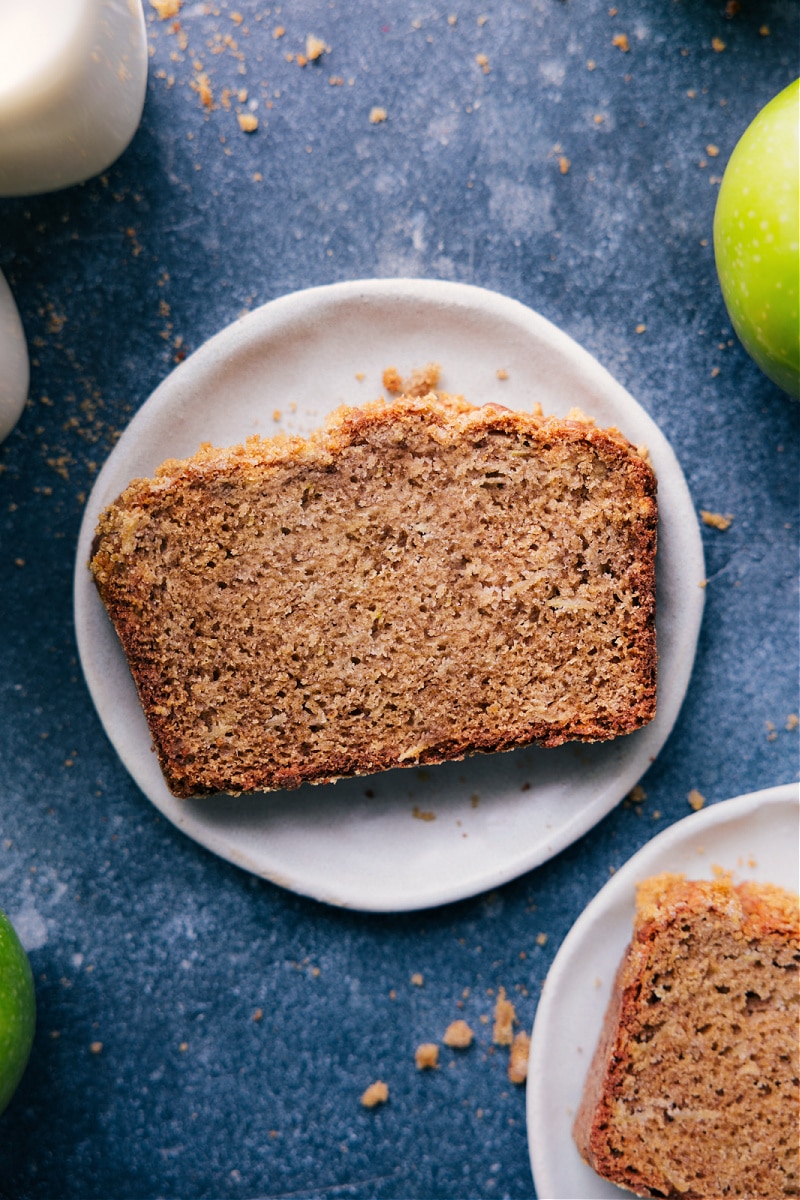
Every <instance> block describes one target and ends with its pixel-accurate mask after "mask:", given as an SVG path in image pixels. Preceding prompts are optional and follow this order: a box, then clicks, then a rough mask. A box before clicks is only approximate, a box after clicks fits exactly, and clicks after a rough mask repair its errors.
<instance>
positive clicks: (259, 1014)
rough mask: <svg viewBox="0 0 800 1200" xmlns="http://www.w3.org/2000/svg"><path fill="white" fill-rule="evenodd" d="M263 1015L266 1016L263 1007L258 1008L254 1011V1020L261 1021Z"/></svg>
mask: <svg viewBox="0 0 800 1200" xmlns="http://www.w3.org/2000/svg"><path fill="white" fill-rule="evenodd" d="M263 1016H264V1010H263V1008H257V1009H256V1011H255V1012H254V1013H253V1020H254V1021H260V1020H261V1019H262V1018H263Z"/></svg>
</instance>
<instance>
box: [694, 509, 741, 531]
mask: <svg viewBox="0 0 800 1200" xmlns="http://www.w3.org/2000/svg"><path fill="white" fill-rule="evenodd" d="M700 516H701V517H702V519H703V524H704V525H710V526H711V528H712V529H722V530H725V529H730V527H731V522H732V521H733V516H732V514H731V513H725V514H723V513H717V512H709V511H708V510H707V509H705V508H701V509H700Z"/></svg>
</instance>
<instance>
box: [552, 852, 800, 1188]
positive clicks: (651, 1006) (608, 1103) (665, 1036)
mask: <svg viewBox="0 0 800 1200" xmlns="http://www.w3.org/2000/svg"><path fill="white" fill-rule="evenodd" d="M799 966H800V944H799V943H798V902H797V897H796V896H792V895H790V894H789V893H788V892H786V891H784V890H782V889H781V888H777V887H773V886H771V885H769V884H761V885H760V884H756V883H741V884H739V885H738V886H734V885H733V883H732V882H731V880H730V879H729V878H727V877H722V878H720V879H718V880H716V881H713V882H708V881H691V880H688V881H687V880H686V879H685V878H684V877H683V876H681V875H671V874H665V875H660V876H656V877H655V878H653V879H649V880H647V881H645V882H644V883H643V884H642V885H641V886H640V888H639V891H638V896H637V905H636V916H635V922H634V934H633V941H632V943H631V946H630V948H629V950H628V953H627V954H626V956H625V958H624V959H623V962H622V965H621V966H620V969H619V973H618V976H617V979H616V983H615V987H614V991H613V995H612V998H611V1002H610V1004H609V1007H608V1010H607V1013H606V1018H605V1024H604V1028H603V1032H602V1035H601V1038H600V1041H599V1043H598V1046H597V1050H596V1053H595V1056H594V1059H593V1061H592V1065H591V1068H590V1071H589V1074H588V1077H587V1081H586V1087H585V1090H584V1094H583V1099H582V1102H581V1105H580V1109H579V1110H578V1114H577V1117H576V1119H575V1124H574V1131H573V1132H574V1137H575V1141H576V1144H577V1146H578V1149H579V1150H580V1153H581V1155H582V1157H583V1158H584V1159H585V1161H586V1162H587V1163H588V1164H589V1165H590V1166H591V1167H593V1168H594V1170H595V1171H596V1172H597V1173H598V1174H599V1175H602V1176H603V1177H604V1178H605V1179H608V1180H610V1181H611V1182H612V1183H615V1184H617V1185H618V1186H620V1187H623V1188H626V1189H628V1190H630V1191H632V1192H634V1193H635V1194H636V1195H637V1196H657V1197H662V1198H663V1197H681V1200H722V1198H723V1197H734V1196H736V1197H742V1198H744V1197H747V1198H748V1200H756V1198H762V1200H779V1197H783V1196H797V1195H800V1163H799V1162H798V1103H799V1102H800V1094H799V1093H798V1071H799V1067H798V967H799Z"/></svg>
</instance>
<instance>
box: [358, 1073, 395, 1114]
mask: <svg viewBox="0 0 800 1200" xmlns="http://www.w3.org/2000/svg"><path fill="white" fill-rule="evenodd" d="M388 1099H389V1088H388V1086H387V1085H386V1084H385V1083H384V1082H383V1080H382V1079H376V1080H375V1082H374V1083H371V1084H370V1085H369V1087H368V1088H367V1090H366V1091H365V1092H364V1094H363V1096H362V1097H361V1103H362V1104H363V1106H364V1108H376V1107H377V1106H378V1105H379V1104H385V1103H386V1101H387V1100H388Z"/></svg>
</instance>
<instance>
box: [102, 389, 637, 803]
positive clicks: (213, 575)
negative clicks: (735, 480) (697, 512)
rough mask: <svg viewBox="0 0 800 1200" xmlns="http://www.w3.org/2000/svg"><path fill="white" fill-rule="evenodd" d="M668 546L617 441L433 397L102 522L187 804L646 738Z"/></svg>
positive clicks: (200, 469) (570, 425) (164, 491)
mask: <svg viewBox="0 0 800 1200" xmlns="http://www.w3.org/2000/svg"><path fill="white" fill-rule="evenodd" d="M506 489H507V490H506ZM465 512H466V514H467V515H465ZM517 512H518V513H519V516H518V517H517V516H516V513H517ZM470 520H472V521H473V522H474V524H473V525H472V526H471V525H470V524H469V521H470ZM262 535H263V536H262ZM598 538H600V539H605V540H604V542H603V544H604V546H605V542H606V541H607V543H608V545H607V546H606V548H605V549H602V550H601V549H599V548H598V546H599V542H598ZM655 539H656V503H655V479H654V476H653V473H652V469H651V468H650V466H649V464H648V463H647V462H646V461H645V460H644V459H643V457H642V456H641V455H640V454H638V453H637V452H636V451H635V450H634V449H633V447H631V446H630V445H629V443H628V442H627V441H626V440H625V439H624V438H623V437H622V436H621V435H620V434H619V433H618V432H617V431H615V430H601V429H597V428H595V427H594V426H593V425H592V424H590V423H587V422H586V421H585V420H580V419H567V420H556V419H554V418H544V417H541V416H539V415H533V414H526V413H521V412H517V411H511V410H509V409H505V408H501V407H499V406H497V405H486V406H484V407H482V408H475V407H473V406H471V405H468V404H467V403H466V402H465V401H464V400H463V399H461V398H460V397H452V396H447V395H444V394H438V393H437V394H430V395H427V396H425V397H415V396H412V397H408V396H404V397H401V398H400V399H396V400H392V401H390V402H388V403H387V402H383V401H381V402H376V403H373V404H367V405H364V406H363V407H361V408H340V409H338V410H337V411H336V412H335V413H334V414H333V415H332V416H331V418H330V419H329V420H328V422H327V424H326V425H325V427H324V428H323V429H321V430H319V431H318V432H317V433H315V434H313V435H312V436H311V437H309V438H307V439H302V438H287V437H279V438H271V439H267V440H264V439H261V438H250V439H248V441H247V442H245V443H244V444H243V445H240V446H234V447H230V448H227V449H216V448H214V447H211V446H209V445H204V446H202V447H201V448H200V450H199V451H198V453H197V454H196V455H194V456H193V457H192V458H189V459H184V460H180V461H178V460H168V461H166V462H165V463H163V464H162V465H161V467H159V469H158V470H157V472H156V474H155V477H154V479H152V480H148V479H138V480H134V481H133V482H132V483H131V484H130V485H129V486H128V488H126V489H125V491H124V492H123V494H122V495H121V496H120V497H119V499H118V500H117V501H116V502H115V503H114V504H112V505H111V506H109V508H107V509H106V511H105V512H104V513H103V514H102V516H101V518H100V521H99V523H98V527H97V535H96V538H95V544H94V548H93V557H92V562H91V569H92V572H93V574H94V578H95V581H96V583H97V586H98V589H99V591H100V595H101V597H102V599H103V601H104V603H105V605H106V607H107V609H108V611H109V614H110V616H111V618H112V620H113V622H114V625H115V627H116V629H117V632H118V634H119V637H120V641H121V643H122V646H123V649H124V651H125V654H126V657H127V659H128V662H129V664H130V666H131V670H132V673H133V675H134V679H135V681H136V685H137V688H138V691H139V695H140V699H141V702H142V705H143V708H144V711H145V713H146V715H147V718H148V722H149V725H150V730H151V733H152V736H153V740H154V743H155V745H156V749H157V751H158V754H159V760H160V762H161V766H162V770H163V771H164V775H165V777H166V779H167V782H168V784H169V786H170V788H171V789H172V791H173V792H174V793H175V794H176V795H180V796H189V795H197V794H207V793H211V792H216V791H251V790H261V789H275V788H291V787H296V786H298V785H300V784H301V783H303V782H306V781H309V782H323V781H329V780H333V779H336V778H339V777H341V776H345V775H353V774H366V773H371V772H375V771H381V770H384V769H387V768H390V767H394V766H402V765H408V764H410V763H413V764H416V763H433V762H442V761H445V760H448V759H453V758H461V757H463V756H464V755H466V754H471V753H475V752H489V751H500V750H506V749H511V748H513V747H515V746H518V745H523V744H530V743H532V742H539V743H540V744H542V745H545V746H557V745H560V744H561V743H562V742H564V741H566V740H568V739H576V738H577V739H583V740H604V739H607V738H610V737H615V736H619V735H620V734H623V733H627V732H631V731H632V730H634V729H636V728H639V727H640V726H641V725H642V724H644V723H646V722H647V721H649V720H651V719H652V717H653V715H654V712H655V676H656V647H655ZM617 560H618V561H617ZM217 589H218V590H217ZM195 605H196V607H197V613H196V616H195V618H193V617H192V614H191V612H190V611H189V610H191V609H192V608H193V606H195ZM270 605H272V606H273V608H272V610H269V606H270ZM315 605H316V607H314V606H315ZM417 608H418V609H419V612H418V613H417V612H416V609H417ZM389 609H390V610H391V611H390V612H389V611H387V610H389ZM268 610H269V611H268ZM515 613H518V614H519V616H518V619H517V618H515ZM337 614H338V615H337ZM537 614H539V615H538V618H537ZM389 628H391V629H392V631H393V633H392V637H393V639H394V640H392V637H387V636H386V634H387V632H388V629H389ZM487 634H491V637H490V639H489V640H490V645H488V646H486V647H485V648H484V647H483V646H482V641H483V640H485V638H486V636H487ZM598 637H600V638H601V641H602V647H601V648H600V650H599V651H598V646H599V645H600V643H599V642H598V641H597V638H598ZM248 639H249V644H248ZM287 639H288V641H292V639H293V644H292V646H291V647H289V646H288V644H287ZM492 643H493V645H494V649H493V650H492ZM420 644H421V645H422V646H428V647H429V649H428V650H427V651H426V652H425V653H423V652H422V650H421V649H420ZM548 656H549V657H550V659H551V660H552V661H548ZM178 660H180V661H178ZM267 661H268V662H269V670H270V671H271V672H272V673H273V676H274V679H273V682H274V687H272V691H270V690H269V687H268V686H267V681H266V680H265V677H264V675H265V667H263V666H261V665H260V664H261V663H266V662H267ZM601 662H602V666H600V664H601ZM476 663H477V664H478V666H475V664H476ZM448 664H449V665H450V670H449V671H448V670H447V669H446V667H447V665H448ZM559 664H561V665H560V666H559ZM234 665H235V670H234ZM189 667H191V672H190V671H189ZM353 668H356V669H355V670H354V669H353ZM559 669H560V670H561V672H562V679H561V687H559V680H558V678H557V671H558V670H559ZM476 672H477V674H478V675H479V677H480V678H479V680H477V681H476V682H475V683H474V684H471V685H469V686H470V688H472V689H473V690H474V692H475V695H474V696H471V695H469V694H468V695H467V696H466V698H465V689H464V684H465V682H466V681H467V680H468V679H469V678H470V677H471V676H474V675H475V674H476ZM404 675H405V678H406V680H407V681H408V682H407V685H406V686H404V683H403V676H404ZM598 679H602V680H603V682H602V684H601V683H598V682H597V680H598ZM269 686H272V684H270V685H269ZM537 688H538V689H539V691H540V692H541V696H539V698H538V699H537V695H538V693H537ZM298 689H299V691H300V694H298ZM478 689H482V694H481V695H480V696H478V695H477V691H478ZM245 691H246V692H247V694H246V695H245V694H244V693H245ZM565 691H569V692H570V696H569V697H568V698H567V699H565V698H564V697H563V696H562V694H561V693H562V692H565ZM438 696H441V698H442V699H441V703H439V701H438V700H437V697H438ZM568 700H569V702H568ZM454 704H455V705H456V706H458V704H461V705H462V708H463V714H464V719H462V720H457V719H454V717H453V713H452V712H451V711H450V710H451V709H452V708H453V705H454ZM293 705H294V707H292V706H293ZM365 705H367V706H368V708H367V711H366V714H365V712H364V707H365ZM382 706H383V708H384V709H385V711H383V712H382V713H381V711H380V710H381V708H382ZM192 714H194V721H193V722H192V721H191V720H190V719H189V717H190V716H191V715H192ZM287 714H288V716H287ZM398 714H399V715H398ZM373 715H374V716H375V720H373V721H372V724H371V725H369V726H368V723H367V722H366V721H365V720H364V718H365V716H366V718H368V719H370V720H371V719H372V717H373ZM387 722H388V725H387ZM304 723H305V724H306V725H308V726H309V729H310V731H311V732H310V733H309V732H308V730H306V729H305V728H304ZM329 723H331V729H332V731H333V732H332V733H331V729H326V728H325V727H326V726H328V725H329ZM288 727H291V731H292V732H291V736H290V735H289V728H288ZM386 728H388V729H389V730H393V731H394V733H393V734H392V736H388V735H387V736H385V737H384V736H382V732H383V731H384V729H386ZM198 730H199V735H198ZM311 733H313V735H314V736H313V737H312V736H311ZM268 743H269V744H268ZM273 743H274V746H273Z"/></svg>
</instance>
